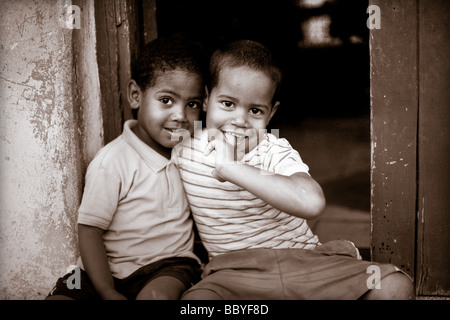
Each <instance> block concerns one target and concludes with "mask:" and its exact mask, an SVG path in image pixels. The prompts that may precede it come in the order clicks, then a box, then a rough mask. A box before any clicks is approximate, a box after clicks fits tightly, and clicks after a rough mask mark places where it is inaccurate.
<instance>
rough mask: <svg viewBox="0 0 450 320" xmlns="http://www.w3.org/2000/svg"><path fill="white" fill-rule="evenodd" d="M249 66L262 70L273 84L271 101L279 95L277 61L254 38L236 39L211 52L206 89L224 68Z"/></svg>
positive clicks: (216, 81) (280, 75)
mask: <svg viewBox="0 0 450 320" xmlns="http://www.w3.org/2000/svg"><path fill="white" fill-rule="evenodd" d="M241 66H245V67H249V68H250V69H253V70H256V71H261V72H264V73H265V74H266V75H267V76H268V77H269V78H271V79H272V80H273V82H274V84H275V87H276V92H275V95H274V97H273V101H276V100H277V99H278V98H279V97H278V96H279V91H280V87H281V80H282V72H281V68H280V66H279V64H278V62H277V61H276V60H275V58H274V57H273V55H272V53H271V52H270V50H269V49H268V48H267V47H266V46H264V45H263V44H262V43H260V42H257V41H254V40H236V41H232V42H229V43H226V44H225V45H223V46H222V47H219V48H218V49H217V50H215V51H214V53H213V54H212V57H211V60H210V64H209V78H208V81H207V82H208V83H207V86H208V90H209V91H210V92H211V90H212V88H214V87H215V86H216V85H217V83H218V81H219V76H220V72H221V71H222V70H223V69H224V68H236V67H241Z"/></svg>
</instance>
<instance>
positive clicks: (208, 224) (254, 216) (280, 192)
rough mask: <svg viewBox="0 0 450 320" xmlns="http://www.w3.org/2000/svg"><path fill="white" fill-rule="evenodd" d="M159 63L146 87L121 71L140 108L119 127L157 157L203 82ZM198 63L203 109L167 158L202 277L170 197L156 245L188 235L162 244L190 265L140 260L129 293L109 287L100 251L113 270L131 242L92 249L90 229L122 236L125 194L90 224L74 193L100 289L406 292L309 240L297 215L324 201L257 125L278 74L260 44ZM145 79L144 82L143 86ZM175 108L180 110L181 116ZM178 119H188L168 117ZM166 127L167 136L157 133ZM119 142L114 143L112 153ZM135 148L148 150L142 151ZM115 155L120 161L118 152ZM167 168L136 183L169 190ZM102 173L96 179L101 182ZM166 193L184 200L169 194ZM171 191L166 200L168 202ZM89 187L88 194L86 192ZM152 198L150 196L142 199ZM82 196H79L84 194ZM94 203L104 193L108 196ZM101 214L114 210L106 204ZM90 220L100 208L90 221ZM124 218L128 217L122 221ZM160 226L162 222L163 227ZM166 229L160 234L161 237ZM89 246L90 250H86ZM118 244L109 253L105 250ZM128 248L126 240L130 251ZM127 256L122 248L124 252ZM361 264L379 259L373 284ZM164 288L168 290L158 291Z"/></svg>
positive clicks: (289, 154)
mask: <svg viewBox="0 0 450 320" xmlns="http://www.w3.org/2000/svg"><path fill="white" fill-rule="evenodd" d="M148 62H149V61H147V63H148ZM160 62H161V61H160ZM164 70H165V69H164ZM169 70H170V71H169V72H168V73H167V72H166V71H162V70H160V73H159V74H158V75H161V80H159V79H158V82H157V83H156V85H155V83H152V82H150V87H146V85H143V84H141V83H139V82H140V81H137V82H135V83H134V82H133V81H132V82H131V83H130V93H131V94H130V95H129V99H130V104H131V106H132V107H134V108H139V109H140V110H144V111H139V117H138V121H137V124H134V125H135V127H132V128H130V131H131V132H132V133H134V135H135V136H136V137H138V140H140V141H142V142H144V143H145V144H146V145H147V146H150V147H151V148H152V150H153V151H156V153H159V155H162V156H163V157H164V158H165V159H168V158H169V154H170V148H171V147H174V146H175V144H176V143H177V142H178V140H177V139H176V134H180V131H182V129H184V130H186V132H188V133H189V134H188V135H184V136H185V137H186V136H191V135H192V133H193V132H192V131H193V130H192V129H193V126H192V123H193V121H194V120H196V118H198V112H199V110H198V107H199V106H200V104H201V100H202V99H201V98H202V92H203V91H202V83H201V80H200V79H199V77H196V76H195V75H192V74H187V73H186V70H184V71H181V70H180V69H179V68H178V67H177V68H170V67H169ZM194 74H195V73H194ZM210 74H211V78H210V82H209V83H208V85H207V96H206V98H205V100H204V102H203V107H204V111H207V118H206V125H207V129H205V130H204V131H203V132H202V133H201V135H200V136H194V138H193V139H185V141H183V143H182V144H180V145H179V146H177V147H176V148H175V149H174V150H173V153H172V159H173V162H174V163H175V164H176V165H177V166H178V167H179V169H180V174H181V178H182V180H183V184H184V189H185V190H186V194H187V197H188V199H189V204H190V208H191V211H192V214H193V216H194V219H195V221H196V225H197V228H198V231H199V234H200V237H201V239H202V241H203V244H204V246H205V247H206V249H207V250H208V253H209V256H210V262H209V263H208V264H207V265H206V266H205V269H204V273H203V279H202V280H201V281H199V282H198V283H197V284H196V285H194V286H193V287H192V288H190V289H189V287H190V285H189V281H191V282H192V283H195V282H196V281H198V280H199V278H198V277H197V278H196V277H195V275H196V273H195V269H196V268H197V267H198V262H197V261H198V260H196V257H195V256H193V255H192V245H191V244H192V234H191V231H189V230H188V228H187V224H189V223H183V221H188V220H187V213H186V210H185V209H183V210H182V212H183V213H182V214H178V215H177V214H175V215H172V214H173V211H174V210H175V209H174V208H162V209H161V208H160V209H156V210H155V211H156V212H160V213H161V214H162V216H164V217H165V218H167V215H169V216H170V217H171V218H170V221H166V222H167V226H169V225H177V226H180V225H182V226H184V229H183V230H184V231H183V232H182V233H181V234H182V235H185V236H186V237H185V239H188V240H186V241H181V242H177V241H175V240H174V238H170V236H169V237H168V239H166V240H163V239H164V238H161V240H162V241H161V242H159V245H162V244H163V243H167V244H168V246H169V248H170V245H171V244H173V245H175V244H178V245H180V244H183V243H189V245H188V246H184V247H183V246H181V247H182V249H181V253H180V251H179V250H178V249H179V247H177V248H176V249H173V248H171V249H170V250H169V251H168V252H169V256H170V257H171V258H172V256H175V257H179V256H183V257H184V258H183V260H181V261H178V262H179V263H180V264H181V265H183V266H186V265H188V266H190V269H189V270H190V271H189V272H187V273H185V275H184V276H186V275H188V277H187V278H185V279H190V280H187V281H184V282H183V276H182V275H181V273H175V272H173V273H172V271H173V270H172V269H171V270H170V272H169V273H163V274H162V276H160V277H156V278H155V276H154V274H155V269H154V268H152V267H150V269H151V270H150V271H147V272H144V280H143V281H135V280H133V282H135V283H138V289H134V290H132V294H130V293H128V292H129V290H128V289H127V290H126V291H122V289H119V290H116V289H117V288H120V287H121V286H120V281H119V282H118V283H119V285H116V286H115V287H114V282H117V281H116V280H115V279H114V280H111V278H112V277H111V276H110V274H109V273H108V270H107V268H106V265H107V264H106V263H105V262H107V261H108V262H109V267H110V269H111V271H112V272H115V267H116V266H115V261H117V262H119V263H120V262H122V260H123V257H122V255H123V254H125V255H128V253H129V251H128V250H129V249H130V248H133V243H131V244H130V245H127V246H124V247H123V248H122V249H123V250H122V251H117V250H109V249H108V248H109V247H108V244H107V242H105V247H106V255H105V252H103V251H102V250H101V246H100V237H99V236H100V234H103V239H105V240H109V239H110V238H109V237H105V235H106V234H108V235H109V234H111V235H113V236H117V239H115V238H114V237H113V238H112V240H113V241H112V243H114V242H115V241H116V240H118V238H119V235H120V236H122V235H128V236H130V235H132V234H134V233H135V231H138V230H136V229H129V230H128V229H126V230H122V229H121V228H122V225H123V226H124V227H125V226H127V225H128V223H129V222H128V216H127V215H126V214H125V213H126V212H128V211H130V210H133V209H134V208H135V207H134V205H133V204H132V203H134V201H131V202H127V201H125V202H124V203H123V205H125V204H128V205H130V206H129V207H124V208H125V209H126V210H125V211H123V213H124V215H123V217H124V218H123V219H118V220H116V221H117V224H114V223H112V224H108V223H110V222H107V221H108V219H104V220H105V222H106V223H104V224H101V223H100V224H98V225H96V224H95V223H96V222H91V221H90V220H89V216H90V215H92V216H93V217H95V213H89V212H90V211H95V210H85V209H84V208H90V209H92V208H91V207H90V206H89V205H85V204H83V203H82V206H81V208H80V218H79V222H80V227H81V229H80V230H81V232H80V250H81V252H82V254H81V256H82V260H83V263H84V265H85V269H86V271H87V273H88V275H89V278H92V279H93V284H94V287H95V289H96V290H97V291H99V293H100V297H102V298H121V295H123V294H124V293H121V292H119V291H122V292H127V293H126V297H127V298H147V299H148V298H160V297H164V298H167V299H177V298H178V297H180V296H181V294H182V292H183V291H184V290H186V289H188V290H187V292H186V293H184V295H183V299H358V298H372V299H393V298H399V299H407V298H410V297H411V295H412V284H411V281H410V280H409V279H408V278H407V276H405V275H404V274H402V273H400V272H398V270H397V269H396V268H395V267H394V266H392V265H386V264H376V263H373V262H369V261H361V260H358V259H357V256H358V254H357V249H356V248H355V247H354V246H353V245H352V244H351V243H350V242H349V241H333V242H330V243H326V244H321V243H320V241H319V239H318V238H317V236H316V235H314V234H313V233H312V231H311V229H310V228H309V226H308V224H307V221H306V220H307V219H311V218H314V217H316V216H317V215H319V214H320V213H321V211H322V209H323V207H324V205H325V199H324V197H323V193H322V190H321V188H320V186H319V185H318V184H317V183H316V182H315V180H314V179H312V178H311V176H310V175H309V173H308V167H307V166H306V164H304V163H303V162H302V160H301V158H300V155H299V154H298V152H297V151H295V150H293V149H292V148H291V146H290V145H289V143H288V142H287V141H286V140H285V139H278V138H277V137H275V136H273V135H271V134H267V133H266V132H265V128H266V126H267V124H268V123H269V121H270V119H271V118H272V116H273V115H274V114H275V112H276V110H277V108H278V106H279V103H278V101H277V95H276V93H277V91H278V87H279V85H280V81H281V72H280V70H279V69H278V68H277V67H276V65H275V64H274V62H273V60H272V57H271V55H270V52H269V51H268V50H267V49H266V48H265V47H264V46H262V45H260V44H259V43H256V42H253V41H245V40H244V41H238V42H234V43H232V44H230V45H228V46H226V47H225V48H222V49H219V50H218V51H216V52H215V53H214V55H213V57H212V60H211V64H210ZM135 80H136V78H135ZM160 81H161V83H162V84H163V85H162V87H163V88H162V89H161V90H160V88H158V86H159V83H160ZM152 86H155V87H156V89H155V90H153V91H152V90H151V87H152ZM143 88H145V89H144V91H143V90H142V89H143ZM167 88H171V89H170V90H167ZM139 89H141V90H139ZM185 89H186V90H185ZM147 91H148V93H147ZM179 92H183V93H182V94H180V93H179ZM160 93H161V95H160ZM155 97H156V100H158V101H159V103H161V104H162V105H165V106H167V108H168V110H172V104H173V103H174V101H178V100H179V98H181V101H183V103H182V104H181V105H183V106H184V107H185V109H184V116H183V112H182V111H181V110H182V108H179V109H173V110H178V112H175V111H174V112H168V111H167V110H166V109H164V107H162V106H161V108H152V107H151V105H152V104H151V102H152V101H153V99H154V98H155ZM174 97H175V98H174ZM191 109H192V110H195V112H192V114H191V113H189V112H191V111H192V110H191ZM166 111H167V112H166ZM187 114H190V115H192V117H189V116H186V115H187ZM184 122H188V123H189V125H188V126H182V125H180V123H184ZM175 124H176V125H175ZM133 128H134V129H133ZM124 133H126V132H124ZM169 137H170V140H171V141H172V143H168V141H167V139H168V138H169ZM107 147H108V146H107ZM105 148H106V147H105ZM108 148H109V149H110V148H111V147H108ZM120 152H122V151H119V152H117V153H114V154H119V153H120ZM105 153H106V154H110V152H105V151H104V152H100V153H99V154H100V159H102V160H94V162H93V163H96V162H99V163H100V164H101V163H103V159H105V158H106V159H112V158H113V157H109V156H101V155H102V154H105ZM141 155H142V154H141ZM143 158H144V159H147V160H148V158H147V157H146V156H145V155H143ZM122 161H123V162H127V160H125V159H124V160H122ZM144 162H145V161H144ZM156 163H158V164H159V166H156V167H155V168H154V169H155V170H154V171H158V169H159V170H161V168H162V167H163V165H162V164H161V162H158V161H156ZM97 165H98V164H97ZM92 166H94V165H92ZM167 166H168V167H169V166H170V164H168V165H167ZM166 171H167V170H166ZM140 175H141V172H140V170H136V171H133V174H131V177H132V178H131V182H130V183H131V184H136V182H138V183H139V185H141V184H145V183H146V181H147V179H148V178H147V177H146V176H145V175H143V176H142V177H141V176H140ZM112 176H114V175H112ZM88 177H89V172H88V176H87V178H88ZM172 179H173V180H172ZM177 179H179V177H178V176H176V174H175V173H173V176H169V177H168V179H167V181H166V182H167V183H166V184H164V183H163V184H162V185H158V186H157V185H156V184H154V185H152V187H147V188H143V189H141V191H144V190H147V191H149V190H151V191H152V192H155V191H156V190H160V192H156V194H157V195H158V196H159V197H160V198H161V199H163V198H164V197H166V196H167V195H169V196H170V195H172V196H175V194H173V193H171V192H172V189H173V188H174V186H173V184H176V181H177ZM111 180H113V179H111ZM174 181H175V183H174ZM110 182H111V181H109V180H107V181H106V182H105V183H106V184H108V183H110ZM170 182H172V185H171V184H170ZM105 183H103V185H104V184H105ZM87 185H89V184H87ZM96 185H102V184H97V183H92V187H94V186H96ZM161 186H165V187H164V188H162V187H161ZM121 188H122V187H120V188H119V189H120V190H121ZM85 192H86V191H85ZM113 193H114V192H113ZM119 194H121V193H120V192H119ZM126 194H127V193H126ZM143 194H144V193H139V192H138V193H137V194H136V196H135V199H140V197H139V195H140V196H143ZM86 197H88V196H86ZM176 197H179V199H184V198H183V196H182V195H179V194H177V195H176ZM176 197H173V198H171V199H168V200H166V201H169V203H170V202H171V201H172V202H177V199H176ZM95 198H96V199H99V198H98V197H97V196H96V197H95ZM100 199H101V197H100ZM121 200H123V199H122V198H120V197H119V204H122V203H121V202H120V201H121ZM84 201H85V200H84V199H83V202H84ZM180 201H181V202H182V206H181V207H183V208H185V203H184V201H183V200H180ZM153 202H155V203H157V202H158V201H157V199H153ZM86 203H89V202H88V201H87V200H86ZM106 203H109V204H111V201H106ZM116 209H117V208H113V210H110V212H115V211H116ZM172 209H174V210H172ZM175 211H176V210H175ZM113 216H114V219H116V218H115V217H116V214H115V213H113ZM143 216H144V215H143ZM147 216H148V215H147ZM161 218H162V220H164V218H163V217H161ZM102 219H103V217H100V219H98V220H102ZM94 220H96V218H94V219H93V221H94ZM134 220H135V218H134V217H133V218H132V219H131V220H130V221H134ZM113 221H114V220H113ZM139 221H140V223H141V224H143V225H145V224H146V223H147V225H148V226H149V228H148V229H141V230H139V231H140V232H142V231H143V232H144V233H141V235H143V236H144V237H150V238H151V236H150V234H153V232H152V230H151V225H152V224H153V222H152V223H150V224H148V222H147V221H146V220H145V219H143V220H139ZM158 221H159V220H155V221H154V222H156V225H159V223H158ZM87 224H91V226H90V227H86V228H85V227H84V225H87ZM110 225H112V226H114V227H117V228H118V230H116V229H114V228H113V229H112V233H108V228H110V227H109V226H110ZM191 226H192V225H191ZM91 227H92V228H97V229H100V230H102V231H99V230H97V229H94V230H95V231H94V232H92V234H89V233H88V231H87V230H89V229H90V228H91ZM125 228H127V227H125ZM84 229H87V230H84ZM83 230H84V231H83ZM104 230H106V231H104ZM163 230H164V231H166V230H167V231H170V230H169V229H167V228H163ZM158 231H159V232H161V231H162V230H161V229H160V230H158ZM158 231H156V233H158ZM149 233H150V234H149ZM169 234H170V233H169ZM131 238H133V237H131ZM170 239H172V241H171V240H170ZM167 240H168V242H164V241H167ZM151 241H154V239H152V240H149V242H148V247H147V249H146V250H144V248H143V247H142V250H138V251H139V252H140V254H142V255H143V256H144V257H145V256H147V255H148V254H149V253H151V254H153V253H152V252H153V251H152V250H149V249H148V248H152V245H151V244H150V242H151ZM138 242H139V241H138ZM155 243H158V242H157V241H156V242H155ZM93 244H94V245H95V246H93ZM89 248H97V249H94V250H88V249H89ZM154 249H155V250H156V251H157V249H156V248H154ZM185 249H186V250H185ZM118 252H121V255H117V253H118ZM116 255H117V256H116ZM138 255H139V253H138V252H137V251H136V257H135V258H138ZM105 256H106V257H108V259H105ZM115 258H118V259H117V260H115ZM127 259H128V257H126V258H125V260H127ZM164 259H165V256H164V254H162V253H160V254H159V255H157V256H156V257H153V258H150V259H147V260H146V262H145V263H144V264H143V265H145V264H146V263H150V266H152V263H153V261H162V262H163V263H164V262H165V260H164ZM184 259H192V260H184ZM193 261H195V263H194V262H193ZM191 262H192V263H191ZM373 265H376V266H377V267H378V268H380V270H381V272H380V273H381V288H382V290H370V288H369V287H368V286H367V278H368V277H369V274H368V273H367V269H368V267H369V266H373ZM178 266H179V265H177V267H178ZM136 267H137V266H136V265H135V268H136ZM144 269H145V267H144ZM137 270H138V271H139V270H140V269H139V268H138V269H137ZM197 271H198V270H197ZM126 273H129V271H128V272H126ZM156 274H158V273H156ZM197 276H198V274H197ZM139 277H140V275H139ZM189 277H190V278H189ZM132 279H133V277H132ZM158 279H159V280H158ZM125 282H126V281H125ZM133 286H134V287H135V286H136V285H133ZM169 287H170V288H172V289H170V290H168V291H166V290H164V289H168V288H169ZM114 290H116V291H117V293H115V292H114ZM156 293H158V294H160V295H159V296H158V295H157V294H156Z"/></svg>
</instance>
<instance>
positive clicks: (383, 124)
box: [370, 0, 450, 296]
mask: <svg viewBox="0 0 450 320" xmlns="http://www.w3.org/2000/svg"><path fill="white" fill-rule="evenodd" d="M370 5H376V6H378V7H379V8H380V14H381V28H380V29H372V30H370V59H371V62H370V66H371V71H370V76H371V144H372V164H371V184H372V185H371V190H372V195H371V199H372V200H371V202H372V205H371V219H372V231H371V232H372V241H371V254H372V259H373V260H375V261H378V262H387V263H393V264H394V265H396V266H398V267H400V268H401V269H402V270H403V271H405V272H406V273H407V274H408V275H410V276H411V278H413V279H414V281H415V289H416V294H417V295H434V296H450V275H449V272H448V266H449V265H450V256H449V254H448V249H447V248H448V247H449V246H450V235H449V232H448V229H449V227H450V215H449V214H448V213H449V208H450V200H449V197H448V195H447V194H448V190H449V189H450V143H449V139H448V137H449V136H450V125H449V124H450V120H449V119H450V93H449V90H448V88H449V87H450V78H449V74H450V62H449V59H448V48H449V47H450V32H449V30H448V26H447V24H448V20H449V19H450V5H449V3H448V2H447V1H445V0H438V1H433V2H429V1H428V2H427V1H426V0H416V1H410V0H397V1H384V0H371V1H370Z"/></svg>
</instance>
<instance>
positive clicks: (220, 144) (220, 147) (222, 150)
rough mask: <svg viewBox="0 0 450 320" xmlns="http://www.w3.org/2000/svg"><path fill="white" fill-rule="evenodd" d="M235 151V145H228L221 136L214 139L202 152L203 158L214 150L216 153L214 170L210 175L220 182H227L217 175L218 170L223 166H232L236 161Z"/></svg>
mask: <svg viewBox="0 0 450 320" xmlns="http://www.w3.org/2000/svg"><path fill="white" fill-rule="evenodd" d="M235 149H236V148H235V144H234V145H232V144H230V143H229V142H228V141H227V140H226V138H225V137H224V136H223V135H222V136H221V137H219V138H217V137H215V139H214V140H211V141H210V142H209V143H208V144H207V145H206V148H205V150H204V151H203V154H204V155H205V156H208V155H209V154H211V152H213V151H214V150H215V151H216V157H215V161H216V170H213V171H212V172H211V174H212V175H213V176H214V177H215V178H216V179H217V180H219V181H220V182H225V181H227V179H225V177H223V176H221V175H220V174H219V171H220V169H221V168H222V167H223V166H225V165H229V164H233V163H236V161H237V157H236V150H235Z"/></svg>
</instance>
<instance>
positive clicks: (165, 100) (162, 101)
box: [159, 98, 172, 104]
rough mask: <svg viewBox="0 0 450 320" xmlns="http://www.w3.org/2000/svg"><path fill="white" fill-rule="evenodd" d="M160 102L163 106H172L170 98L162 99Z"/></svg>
mask: <svg viewBox="0 0 450 320" xmlns="http://www.w3.org/2000/svg"><path fill="white" fill-rule="evenodd" d="M159 101H161V103H163V104H172V100H171V99H169V98H161V99H159Z"/></svg>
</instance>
